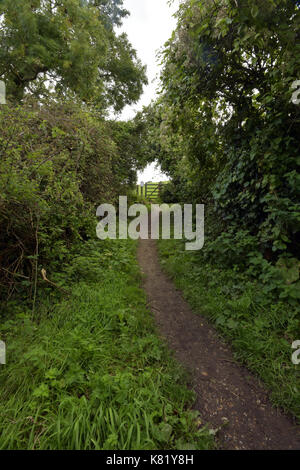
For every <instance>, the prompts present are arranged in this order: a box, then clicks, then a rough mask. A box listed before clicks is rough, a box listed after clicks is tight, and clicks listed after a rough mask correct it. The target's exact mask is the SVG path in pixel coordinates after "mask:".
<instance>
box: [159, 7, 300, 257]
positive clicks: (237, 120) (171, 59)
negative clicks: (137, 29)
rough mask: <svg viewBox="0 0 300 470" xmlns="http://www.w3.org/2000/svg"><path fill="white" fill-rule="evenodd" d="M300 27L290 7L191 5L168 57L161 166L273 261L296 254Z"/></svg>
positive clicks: (182, 13)
mask: <svg viewBox="0 0 300 470" xmlns="http://www.w3.org/2000/svg"><path fill="white" fill-rule="evenodd" d="M299 22H300V9H299V2H295V1H294V0H205V1H204V0H188V1H186V2H184V3H182V5H181V8H180V10H179V12H178V27H177V30H176V32H175V33H174V34H173V36H172V38H171V40H170V41H169V43H168V46H167V48H166V50H165V52H164V63H165V67H164V70H163V73H162V82H163V87H164V93H163V95H162V98H161V102H162V105H163V110H162V113H161V116H162V123H161V126H160V128H161V132H160V133H161V143H162V145H163V149H164V150H165V151H164V152H162V153H161V154H160V158H161V160H162V164H163V165H162V166H163V167H164V165H165V166H168V167H169V168H170V169H171V171H172V176H173V177H174V179H176V180H177V179H178V178H179V179H180V180H181V181H183V182H186V185H185V186H186V189H187V190H186V193H185V197H186V198H187V199H188V200H191V199H193V200H196V201H201V202H206V203H208V204H211V205H212V206H214V208H215V210H216V211H217V213H218V218H219V220H222V221H223V222H224V224H225V227H226V230H231V231H232V233H235V234H236V233H237V232H238V230H239V229H244V230H246V231H249V233H250V234H251V236H254V237H256V240H257V242H258V245H259V247H260V250H261V252H262V253H263V254H264V255H265V256H266V257H268V259H274V258H275V259H276V258H277V257H278V256H280V254H281V253H284V252H285V251H286V250H288V251H289V252H290V253H293V254H294V255H295V256H299V253H300V246H299V243H297V242H296V240H297V238H298V237H299V232H300V225H299V221H300V217H299V213H300V206H299V202H298V201H299V189H297V188H299V149H300V141H299V136H300V132H299V110H300V109H299V106H296V105H295V104H293V103H292V101H291V97H292V84H293V82H294V81H295V80H297V79H298V78H299V73H300V49H299ZM160 106H161V105H160ZM174 133H175V135H176V139H174V138H172V140H173V142H174V140H175V145H174V144H173V142H172V140H171V138H170V135H171V134H173V135H174ZM177 187H181V185H179V184H177ZM222 228H224V227H222Z"/></svg>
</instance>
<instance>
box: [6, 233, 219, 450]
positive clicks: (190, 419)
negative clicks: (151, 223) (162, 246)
mask: <svg viewBox="0 0 300 470" xmlns="http://www.w3.org/2000/svg"><path fill="white" fill-rule="evenodd" d="M135 249H136V244H135V242H132V241H106V242H87V243H86V244H85V245H84V247H83V248H82V252H81V253H79V254H78V255H77V256H75V258H74V259H73V262H72V264H71V265H69V266H65V267H64V269H63V270H62V273H63V274H62V273H60V274H57V275H56V277H55V276H54V277H53V280H55V283H57V285H59V286H61V287H62V288H64V290H67V291H68V292H69V295H68V294H67V293H66V294H64V295H63V296H62V294H57V293H56V292H55V293H54V292H53V288H52V287H49V289H48V290H46V294H45V295H44V296H43V298H42V299H40V300H39V303H38V304H37V306H36V310H35V315H34V317H33V316H32V310H31V309H30V310H29V309H27V308H26V307H25V305H24V306H23V307H20V304H8V305H7V312H6V314H5V317H4V318H2V322H1V327H0V337H1V339H3V340H5V342H6V344H7V365H5V366H0V367H1V368H0V383H1V396H0V449H58V450H59V449H97V450H99V449H100V450H102V449H108V450H114V449H116V450H123V449H124V450H125V449H127V450H132V449H134V450H139V449H208V448H211V447H212V446H213V432H212V431H209V430H208V429H207V428H206V427H205V426H203V424H202V423H201V421H200V419H199V417H198V415H197V413H196V412H194V411H191V409H190V405H191V404H192V402H193V394H192V392H190V391H189V390H188V388H187V387H186V385H185V379H184V373H183V372H182V371H181V370H180V368H179V366H178V364H176V363H175V362H174V360H173V359H172V358H171V357H170V355H169V353H168V351H167V350H166V347H165V346H164V344H163V343H162V342H161V340H160V339H159V338H158V336H157V335H156V332H155V329H154V326H153V319H152V317H151V315H150V313H149V311H148V309H147V303H146V299H145V294H144V292H143V290H142V289H141V288H140V275H139V271H138V267H137V263H136V258H135ZM57 292H58V291H57ZM59 295H61V297H59ZM12 310H13V311H14V316H12Z"/></svg>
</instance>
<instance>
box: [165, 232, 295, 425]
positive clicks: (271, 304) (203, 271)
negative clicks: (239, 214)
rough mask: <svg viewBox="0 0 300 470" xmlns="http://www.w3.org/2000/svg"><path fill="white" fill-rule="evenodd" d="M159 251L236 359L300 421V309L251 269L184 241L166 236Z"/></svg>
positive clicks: (272, 396) (192, 302)
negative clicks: (297, 356)
mask: <svg viewBox="0 0 300 470" xmlns="http://www.w3.org/2000/svg"><path fill="white" fill-rule="evenodd" d="M204 249H205V248H204ZM203 251H204V250H203ZM159 252H160V257H161V262H162V265H163V266H164V268H165V269H166V271H167V272H168V273H169V274H170V275H171V276H172V277H173V278H174V281H175V283H176V285H177V287H178V288H180V289H181V290H182V291H183V293H184V296H185V297H186V299H187V300H188V302H189V303H190V305H191V306H192V308H193V309H194V310H195V312H197V313H201V314H203V315H205V316H207V317H208V318H209V319H210V320H211V321H212V322H213V323H214V324H215V326H216V327H217V329H218V330H219V331H220V332H221V334H222V335H223V336H224V337H225V338H227V340H229V342H230V344H232V346H233V349H234V352H235V356H236V358H237V359H238V360H240V361H241V362H243V363H245V364H246V365H247V366H248V367H249V369H251V370H252V371H253V372H255V373H256V374H257V375H258V376H259V377H260V378H261V379H262V380H263V382H264V383H265V384H266V385H267V387H268V388H269V389H270V391H271V399H272V401H273V403H274V405H276V406H279V407H282V408H283V409H284V410H285V411H289V412H291V413H293V414H294V415H295V416H296V417H297V419H298V420H299V421H300V368H299V366H297V365H293V363H292V361H291V355H292V349H291V345H292V343H293V341H295V340H298V339H300V321H299V311H298V310H297V308H293V307H292V306H291V305H289V304H287V303H286V302H284V301H280V300H277V299H276V298H275V297H273V296H272V295H270V296H267V295H266V292H265V291H264V290H263V286H262V284H261V283H260V281H257V280H255V279H254V278H251V277H250V276H249V274H247V273H246V272H244V273H243V272H240V271H239V270H237V269H228V268H225V267H222V265H221V266H220V264H218V263H217V262H214V261H213V257H210V262H208V260H207V259H206V258H205V256H204V255H203V253H202V252H186V251H185V249H184V244H183V243H182V242H181V241H176V240H161V241H159Z"/></svg>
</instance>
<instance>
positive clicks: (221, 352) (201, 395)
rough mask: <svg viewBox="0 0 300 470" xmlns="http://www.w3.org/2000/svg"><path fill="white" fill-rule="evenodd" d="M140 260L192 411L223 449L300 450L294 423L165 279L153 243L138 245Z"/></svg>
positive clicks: (146, 284)
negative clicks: (185, 374) (190, 392)
mask: <svg viewBox="0 0 300 470" xmlns="http://www.w3.org/2000/svg"><path fill="white" fill-rule="evenodd" d="M138 260H139V263H140V266H141V270H142V272H143V273H144V274H145V278H144V288H145V290H146V293H147V296H148V300H149V305H150V308H151V309H152V311H153V314H154V316H155V319H156V322H157V325H158V327H159V330H160V332H161V334H162V336H163V337H164V338H165V339H166V340H167V343H168V345H169V346H170V348H171V349H172V350H173V351H174V352H175V357H176V358H177V360H178V361H179V362H180V363H182V364H183V365H184V366H185V367H186V369H188V370H189V371H190V373H191V377H192V379H191V380H192V383H191V386H192V387H193V389H194V390H195V392H196V396H197V399H196V402H195V405H194V408H195V409H197V410H199V413H200V416H201V418H202V419H203V421H204V422H207V423H210V424H211V425H212V426H213V428H214V429H216V428H218V427H220V426H222V425H224V424H225V423H226V422H227V421H228V424H227V425H225V426H222V429H221V430H220V432H219V433H218V442H219V446H220V448H222V449H241V450H242V449H249V450H250V449H257V450H258V449H270V450H271V449H272V450H273V449H300V434H299V429H297V428H296V427H295V426H294V425H293V423H292V421H291V420H290V419H289V418H288V417H287V416H285V415H284V414H283V413H282V412H281V411H279V410H276V409H275V408H273V407H272V405H271V403H270V401H269V398H268V393H267V392H266V390H265V389H264V387H263V386H262V384H260V382H259V381H258V379H256V378H255V377H254V376H253V375H252V374H251V373H250V372H249V371H248V370H247V369H246V368H245V367H243V366H241V365H239V364H237V363H236V361H235V360H234V357H233V354H232V352H231V351H230V348H229V347H228V346H227V345H225V344H224V343H223V342H222V340H221V339H220V338H219V336H218V334H217V332H216V330H215V329H214V328H213V327H212V326H211V325H210V324H209V323H208V321H207V320H206V319H205V318H203V317H201V316H199V315H196V314H194V313H193V312H192V310H191V308H190V306H189V305H188V304H187V302H186V301H185V300H184V299H183V297H182V295H181V293H180V292H179V291H178V290H177V289H176V288H175V286H174V284H173V282H172V281H171V280H170V279H168V277H167V276H166V274H164V273H163V271H162V269H161V267H160V264H159V260H158V253H157V247H156V242H155V241H154V240H141V241H140V244H139V250H138Z"/></svg>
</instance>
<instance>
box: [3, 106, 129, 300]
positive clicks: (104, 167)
mask: <svg viewBox="0 0 300 470" xmlns="http://www.w3.org/2000/svg"><path fill="white" fill-rule="evenodd" d="M0 132H1V137H0V146H1V161H0V258H1V268H0V283H1V288H0V289H1V290H0V298H2V299H4V298H7V297H8V298H11V296H12V295H13V294H14V293H22V292H23V291H24V288H25V289H26V294H27V295H28V292H29V297H31V298H34V295H35V290H36V286H37V279H39V278H40V270H41V268H45V269H47V271H48V270H49V271H50V272H53V271H57V270H59V269H60V266H61V264H62V262H63V261H65V260H67V259H69V260H70V259H71V257H72V252H73V251H74V250H75V251H76V247H77V246H78V244H80V243H81V242H82V240H84V239H87V238H88V237H89V235H90V234H93V236H94V229H95V219H94V215H95V213H96V207H97V206H98V205H99V204H101V203H102V202H111V203H114V202H116V200H117V197H118V195H119V194H120V193H121V192H123V191H124V192H125V193H126V191H127V187H128V182H127V180H126V174H125V173H126V171H130V174H131V171H132V170H131V169H130V170H129V169H128V167H126V171H125V173H124V168H123V169H122V168H121V170H120V171H116V170H115V168H116V166H117V165H116V162H115V161H116V160H117V159H118V155H119V154H118V150H117V144H116V143H115V142H113V140H112V138H111V136H110V135H111V131H110V129H109V126H108V124H107V123H105V122H104V121H103V120H101V119H100V118H97V116H93V114H92V113H91V112H88V111H87V110H85V109H84V108H79V107H76V106H75V105H71V104H58V103H52V104H49V105H47V106H46V105H43V106H39V105H38V104H37V103H34V102H33V103H32V102H31V103H30V102H29V103H28V104H27V105H26V106H20V107H17V108H13V107H10V106H1V108H0ZM123 187H124V189H122V188H123ZM28 289H29V291H28Z"/></svg>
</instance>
